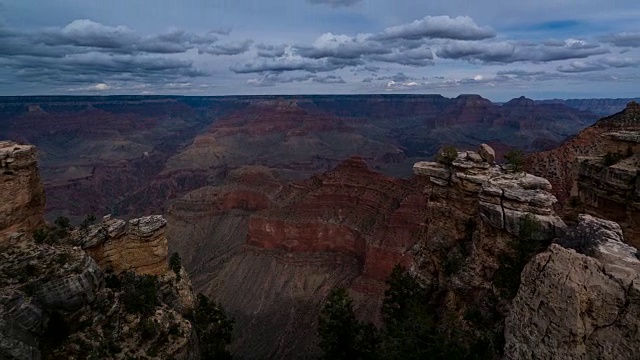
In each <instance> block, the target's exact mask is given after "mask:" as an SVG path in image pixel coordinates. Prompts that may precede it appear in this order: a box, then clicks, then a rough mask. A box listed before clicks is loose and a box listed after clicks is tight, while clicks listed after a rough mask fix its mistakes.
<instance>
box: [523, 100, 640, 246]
mask: <svg viewBox="0 0 640 360" xmlns="http://www.w3.org/2000/svg"><path fill="white" fill-rule="evenodd" d="M528 162H529V163H528V166H527V168H528V169H529V171H531V172H532V173H535V174H537V175H540V176H543V177H545V178H548V179H549V180H550V182H551V184H552V185H553V188H554V190H553V192H554V194H555V195H556V196H557V197H558V198H559V199H560V204H559V205H561V206H559V207H562V211H561V213H562V214H563V217H567V218H575V216H576V215H577V214H578V213H582V212H586V213H589V214H592V215H594V216H598V217H602V218H605V219H608V220H613V221H616V222H618V223H620V225H621V226H622V229H623V231H624V233H625V240H626V241H627V242H629V243H630V244H632V245H634V246H639V245H640V230H639V229H640V226H639V225H640V192H639V191H640V186H639V184H640V183H638V181H640V180H638V179H640V178H639V177H638V171H639V170H640V105H638V103H635V102H631V103H629V104H628V105H627V108H626V109H625V110H624V111H622V112H620V113H618V114H615V115H613V116H610V117H606V118H603V119H601V120H599V121H598V122H597V123H596V124H595V125H593V126H591V127H589V128H587V129H585V130H584V131H582V132H581V133H580V134H578V136H576V137H575V138H573V139H571V140H569V141H567V142H566V143H565V144H563V145H562V146H561V147H559V148H557V149H554V150H551V151H548V152H542V153H535V154H531V155H530V156H529V158H528Z"/></svg>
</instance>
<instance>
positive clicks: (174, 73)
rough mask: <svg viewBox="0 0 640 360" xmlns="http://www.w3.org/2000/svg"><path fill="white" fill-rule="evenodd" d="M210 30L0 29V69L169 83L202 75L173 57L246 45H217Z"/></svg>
mask: <svg viewBox="0 0 640 360" xmlns="http://www.w3.org/2000/svg"><path fill="white" fill-rule="evenodd" d="M221 33H224V31H221V30H214V31H210V32H207V33H204V34H195V33H189V32H187V31H184V30H181V29H173V30H170V31H168V32H166V33H160V34H154V35H149V36H141V35H139V34H138V33H136V32H135V31H134V30H133V29H131V28H128V27H125V26H106V25H103V24H100V23H97V22H94V21H90V20H75V21H73V22H71V23H70V24H68V25H66V26H64V27H59V28H46V29H41V30H38V31H30V32H27V31H22V30H15V29H8V28H2V27H0V67H4V68H7V69H11V70H12V73H11V75H12V76H14V77H17V78H20V79H25V80H29V79H32V80H30V81H36V79H37V81H39V82H42V83H55V84H66V83H82V82H85V83H104V82H105V81H146V82H160V81H171V80H174V79H179V78H183V77H184V78H193V77H204V76H208V74H207V73H206V72H205V71H202V70H199V69H197V68H195V67H194V65H193V61H191V60H189V59H186V58H178V57H176V56H174V55H178V54H184V53H186V52H187V51H189V50H191V49H195V48H198V49H203V50H204V52H206V53H208V54H213V55H230V54H238V53H242V52H245V51H247V50H248V48H249V46H250V45H251V43H250V42H249V41H245V42H238V43H218V35H221Z"/></svg>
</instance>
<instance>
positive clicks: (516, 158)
mask: <svg viewBox="0 0 640 360" xmlns="http://www.w3.org/2000/svg"><path fill="white" fill-rule="evenodd" d="M504 160H505V161H506V163H507V165H509V167H510V168H511V170H513V172H521V171H522V170H523V169H524V153H523V152H522V150H518V149H512V150H509V152H508V153H506V154H505V156H504Z"/></svg>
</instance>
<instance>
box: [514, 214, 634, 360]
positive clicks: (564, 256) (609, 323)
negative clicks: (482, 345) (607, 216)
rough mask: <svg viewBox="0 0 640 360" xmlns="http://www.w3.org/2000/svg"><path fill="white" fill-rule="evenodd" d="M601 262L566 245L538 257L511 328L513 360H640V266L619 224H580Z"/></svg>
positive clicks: (586, 219) (585, 220)
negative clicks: (625, 240)
mask: <svg viewBox="0 0 640 360" xmlns="http://www.w3.org/2000/svg"><path fill="white" fill-rule="evenodd" d="M578 226H579V227H586V228H588V229H590V232H591V235H592V236H593V237H594V238H595V239H598V241H600V243H599V245H598V247H597V249H596V252H595V255H594V257H589V256H585V255H582V254H578V253H576V252H575V251H574V250H568V249H565V248H563V247H561V246H559V245H555V244H554V245H551V247H549V249H548V250H547V251H545V252H543V253H541V254H539V255H538V256H536V257H535V258H534V259H533V260H532V261H531V262H530V263H529V264H528V265H527V266H526V268H525V269H524V271H523V272H522V284H521V286H520V289H519V291H518V294H517V296H516V298H515V299H514V301H513V306H512V310H511V311H510V313H509V316H508V317H507V319H506V324H505V340H506V345H505V355H506V356H505V358H506V359H559V360H562V359H572V360H573V359H603V360H607V359H612V360H613V359H620V360H623V359H637V356H638V353H637V350H638V348H640V332H639V331H638V323H639V320H638V319H640V276H639V275H640V261H639V260H638V257H637V250H636V249H635V248H633V247H630V246H628V245H626V244H624V243H623V238H622V231H621V229H620V227H619V226H618V225H617V224H616V223H613V222H610V221H605V220H601V219H597V218H593V217H591V216H589V215H583V216H581V217H580V223H579V225H578Z"/></svg>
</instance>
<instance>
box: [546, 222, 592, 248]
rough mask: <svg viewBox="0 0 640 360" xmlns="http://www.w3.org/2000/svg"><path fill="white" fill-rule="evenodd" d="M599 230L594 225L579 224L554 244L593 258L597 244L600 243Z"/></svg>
mask: <svg viewBox="0 0 640 360" xmlns="http://www.w3.org/2000/svg"><path fill="white" fill-rule="evenodd" d="M599 229H600V228H599V227H598V225H596V224H595V223H591V222H588V223H581V224H579V225H578V226H576V227H574V228H572V229H570V230H569V231H567V233H566V234H565V236H563V237H561V238H559V239H558V240H557V241H556V243H557V244H558V245H560V246H562V247H564V248H567V249H573V250H575V251H577V252H579V253H580V254H584V255H587V256H593V255H594V253H595V250H596V248H597V247H598V244H600V242H601V241H602V235H601V234H600V233H599V231H598V230H599Z"/></svg>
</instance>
